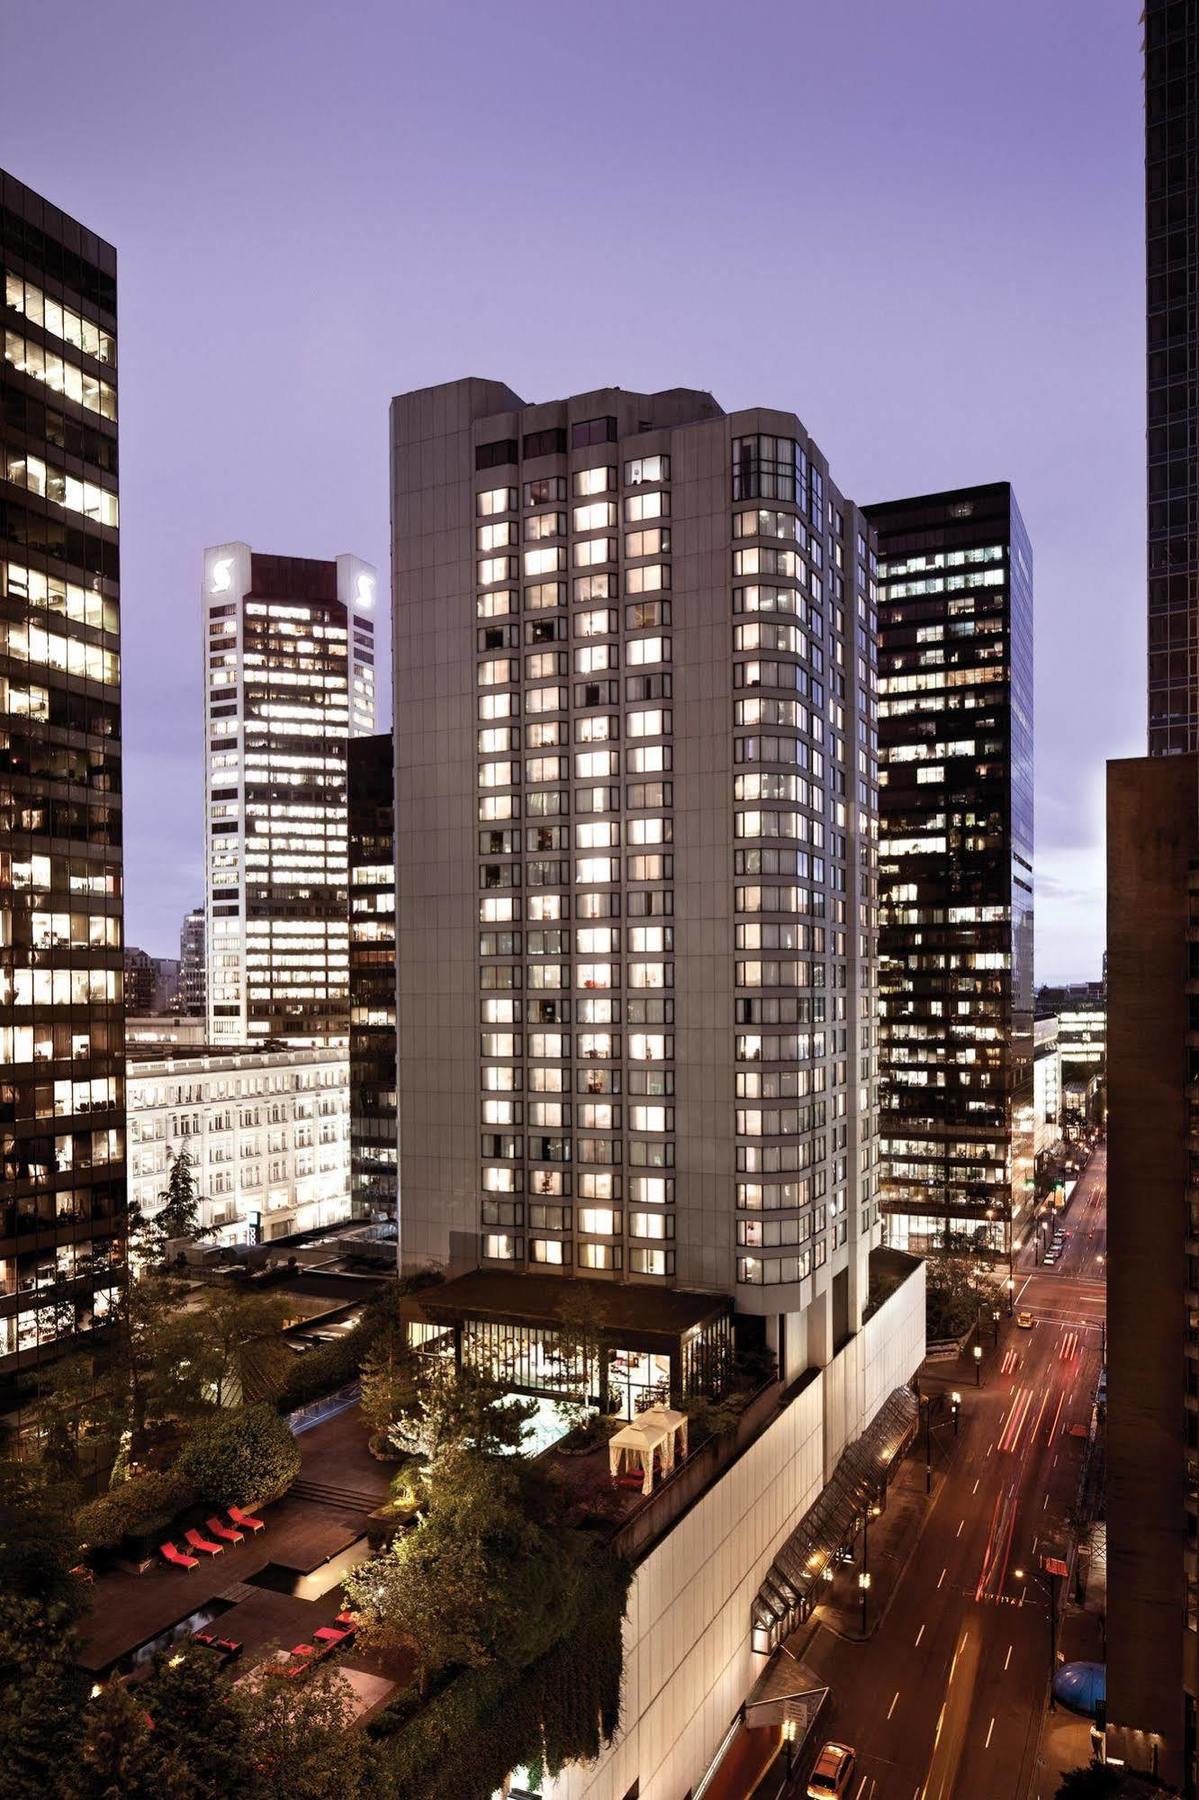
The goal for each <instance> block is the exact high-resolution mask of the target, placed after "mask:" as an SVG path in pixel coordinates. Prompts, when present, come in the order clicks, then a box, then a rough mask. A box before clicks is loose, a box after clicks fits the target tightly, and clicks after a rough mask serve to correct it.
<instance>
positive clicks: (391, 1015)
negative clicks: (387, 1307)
mask: <svg viewBox="0 0 1199 1800" xmlns="http://www.w3.org/2000/svg"><path fill="white" fill-rule="evenodd" d="M393 756H394V751H393V748H392V736H391V733H390V731H385V732H379V733H378V734H377V735H375V736H373V737H362V738H352V739H351V740H350V760H349V807H350V840H349V841H350V1200H351V1205H352V1209H353V1213H354V1216H355V1217H356V1218H364V1219H372V1218H383V1217H385V1218H389V1219H394V1218H395V1216H396V1194H397V1171H396V929H395V905H396V902H395V895H396V878H395V815H394V812H393V796H394V789H395V780H394V774H393V769H392V760H393Z"/></svg>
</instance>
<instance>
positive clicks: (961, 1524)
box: [953, 1519, 966, 1537]
mask: <svg viewBox="0 0 1199 1800" xmlns="http://www.w3.org/2000/svg"><path fill="white" fill-rule="evenodd" d="M965 1523H966V1521H965V1519H960V1520H959V1521H958V1528H957V1530H956V1531H955V1532H954V1534H953V1535H954V1537H961V1535H962V1526H963V1525H964V1524H965Z"/></svg>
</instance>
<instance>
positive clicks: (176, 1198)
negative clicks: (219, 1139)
mask: <svg viewBox="0 0 1199 1800" xmlns="http://www.w3.org/2000/svg"><path fill="white" fill-rule="evenodd" d="M158 1198H159V1199H160V1200H161V1201H162V1208H161V1211H159V1212H158V1213H157V1214H156V1215H155V1224H156V1225H157V1226H158V1229H159V1230H160V1231H161V1232H162V1234H163V1237H164V1238H165V1239H168V1240H174V1239H176V1238H187V1239H188V1240H189V1241H190V1242H192V1243H195V1242H197V1241H198V1240H199V1239H200V1238H205V1237H211V1236H212V1227H211V1226H208V1225H201V1223H200V1195H199V1190H198V1188H197V1186H196V1171H195V1164H194V1162H193V1161H192V1156H191V1151H190V1150H189V1149H188V1147H187V1145H186V1144H185V1145H184V1146H183V1148H182V1150H177V1151H174V1152H172V1151H171V1150H170V1149H168V1150H167V1184H166V1187H165V1188H163V1189H162V1191H161V1192H160V1193H159V1196H158Z"/></svg>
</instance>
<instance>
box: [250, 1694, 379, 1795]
mask: <svg viewBox="0 0 1199 1800" xmlns="http://www.w3.org/2000/svg"><path fill="white" fill-rule="evenodd" d="M352 1700H353V1693H352V1690H351V1688H350V1686H349V1683H348V1682H346V1681H345V1680H344V1679H343V1678H342V1677H341V1676H339V1675H338V1674H337V1673H336V1671H335V1670H332V1669H320V1670H317V1671H315V1672H314V1673H313V1674H312V1675H310V1676H309V1677H308V1679H307V1680H306V1681H304V1682H303V1683H301V1684H300V1685H299V1686H297V1685H296V1683H295V1682H292V1681H281V1680H279V1679H277V1678H276V1679H270V1678H268V1679H267V1680H264V1681H261V1682H259V1683H258V1685H257V1686H251V1685H247V1686H246V1687H243V1688H238V1689H236V1690H235V1692H234V1694H233V1697H232V1703H233V1707H234V1709H235V1711H236V1712H237V1714H238V1715H239V1718H240V1726H241V1741H242V1747H243V1750H244V1754H245V1757H246V1760H247V1763H248V1765H249V1768H250V1782H249V1794H250V1796H251V1797H252V1800H280V1796H286V1800H328V1796H329V1795H331V1794H335V1795H337V1800H359V1796H363V1797H365V1795H366V1793H367V1790H368V1786H369V1785H370V1783H369V1775H370V1770H369V1766H368V1762H367V1745H366V1740H365V1739H364V1738H363V1736H362V1734H361V1733H360V1732H358V1731H355V1730H353V1729H351V1725H350V1719H351V1703H352Z"/></svg>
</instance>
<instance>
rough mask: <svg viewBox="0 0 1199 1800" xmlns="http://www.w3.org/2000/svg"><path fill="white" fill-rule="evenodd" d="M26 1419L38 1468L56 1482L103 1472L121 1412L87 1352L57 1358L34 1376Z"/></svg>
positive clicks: (122, 1420)
mask: <svg viewBox="0 0 1199 1800" xmlns="http://www.w3.org/2000/svg"><path fill="white" fill-rule="evenodd" d="M34 1384H35V1386H34V1396H33V1399H32V1401H31V1403H30V1407H29V1414H30V1418H31V1422H32V1435H33V1438H34V1441H35V1442H36V1444H37V1446H38V1453H39V1456H40V1459H41V1463H42V1466H43V1467H44V1468H45V1469H46V1470H47V1471H48V1472H49V1473H51V1474H52V1475H54V1476H55V1477H56V1478H58V1479H59V1480H61V1481H67V1482H75V1481H79V1480H89V1479H92V1478H94V1477H95V1476H97V1475H99V1474H101V1473H107V1471H108V1469H109V1468H111V1466H112V1460H113V1457H114V1455H115V1454H116V1445H117V1440H118V1438H119V1437H120V1434H121V1432H122V1431H123V1430H124V1427H125V1409H124V1406H123V1405H122V1404H121V1403H120V1401H119V1399H118V1397H117V1396H116V1395H114V1394H113V1392H112V1389H111V1387H110V1385H109V1383H108V1382H107V1381H105V1380H104V1378H103V1375H102V1374H101V1373H100V1372H99V1371H98V1369H97V1365H96V1359H95V1357H94V1356H93V1355H92V1354H90V1353H87V1352H85V1353H81V1354H76V1355H70V1356H57V1357H55V1358H54V1360H53V1361H52V1362H48V1363H44V1364H43V1365H42V1366H41V1367H40V1368H39V1369H38V1370H37V1371H36V1372H35V1375H34Z"/></svg>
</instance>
